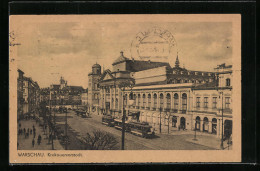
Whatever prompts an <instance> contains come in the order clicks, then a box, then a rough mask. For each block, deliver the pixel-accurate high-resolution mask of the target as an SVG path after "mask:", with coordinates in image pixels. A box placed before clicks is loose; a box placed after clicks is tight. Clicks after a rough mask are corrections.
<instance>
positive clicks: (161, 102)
mask: <svg viewBox="0 0 260 171" xmlns="http://www.w3.org/2000/svg"><path fill="white" fill-rule="evenodd" d="M160 108H163V94H162V93H161V94H160Z"/></svg>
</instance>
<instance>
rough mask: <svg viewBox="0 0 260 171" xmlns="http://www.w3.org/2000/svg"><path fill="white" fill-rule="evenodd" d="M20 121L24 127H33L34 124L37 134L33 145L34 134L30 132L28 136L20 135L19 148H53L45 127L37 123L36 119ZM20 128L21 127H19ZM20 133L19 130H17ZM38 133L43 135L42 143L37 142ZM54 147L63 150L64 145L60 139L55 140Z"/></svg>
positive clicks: (18, 139)
mask: <svg viewBox="0 0 260 171" xmlns="http://www.w3.org/2000/svg"><path fill="white" fill-rule="evenodd" d="M19 123H21V128H22V129H24V128H25V129H26V130H27V128H29V129H33V125H34V127H35V129H36V136H35V139H34V141H35V145H34V147H33V146H32V140H33V134H29V137H28V138H25V136H24V134H22V135H18V134H17V136H18V138H17V141H18V143H19V146H18V150H52V144H51V143H48V138H47V135H45V134H44V131H43V128H42V127H40V126H39V123H36V121H35V120H33V119H30V120H21V121H20V122H19ZM18 129H19V128H18ZM17 133H18V130H17ZM38 135H41V137H42V140H41V144H40V145H38V144H37V138H38ZM53 144H54V149H55V150H63V147H62V145H61V144H60V143H59V141H58V140H53Z"/></svg>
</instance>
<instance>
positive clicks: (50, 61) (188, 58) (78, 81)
mask: <svg viewBox="0 0 260 171" xmlns="http://www.w3.org/2000/svg"><path fill="white" fill-rule="evenodd" d="M10 23H11V24H10V31H13V32H14V34H15V36H16V39H15V41H16V42H18V43H20V45H19V46H17V57H16V60H17V65H18V68H19V69H21V70H22V71H23V72H24V73H25V76H27V77H32V79H33V80H35V81H37V82H38V84H39V85H40V87H41V88H43V87H48V86H50V84H57V83H59V78H60V77H61V76H63V77H64V78H65V80H67V81H68V85H77V86H82V87H83V88H87V85H88V73H89V72H91V66H92V65H93V64H95V63H99V64H100V65H101V66H102V68H103V67H104V68H105V69H112V63H113V61H114V60H115V59H116V58H118V57H119V56H120V51H124V56H126V57H128V58H131V57H132V56H133V55H132V52H131V43H132V42H133V41H134V40H135V39H136V35H137V34H138V33H139V32H143V31H146V30H148V29H150V28H153V27H158V28H160V29H162V30H168V31H169V32H170V33H171V34H172V35H173V36H174V38H175V41H176V44H175V46H174V47H173V49H174V50H173V51H172V53H170V55H169V57H168V59H169V63H170V65H171V66H174V62H175V59H176V55H177V53H176V52H177V51H178V57H179V61H180V66H181V67H183V66H184V67H185V68H186V69H190V70H198V71H214V68H215V67H216V66H217V65H219V64H222V63H227V64H232V63H231V61H232V23H231V22H210V21H209V22H205V21H203V22H195V21H194V22H180V21H178V22H175V21H171V22H169V21H168V20H167V21H164V20H162V21H161V20H156V21H150V20H147V21H146V20H144V21H139V20H137V21H136V22H135V21H133V20H131V22H130V21H129V22H128V20H119V21H117V20H115V19H113V18H109V19H107V20H104V19H103V20H99V19H91V20H90V17H88V18H86V17H84V16H81V17H66V18H65V19H64V17H63V18H59V17H57V16H52V17H48V16H30V17H29V16H23V17H17V18H11V19H10ZM135 59H136V60H138V56H135Z"/></svg>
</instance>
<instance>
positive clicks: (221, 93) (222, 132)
mask: <svg viewBox="0 0 260 171" xmlns="http://www.w3.org/2000/svg"><path fill="white" fill-rule="evenodd" d="M219 94H220V95H222V98H221V99H222V105H221V113H222V114H221V118H222V121H221V127H222V129H221V144H220V148H221V149H224V145H223V136H224V135H223V134H224V130H223V92H219ZM220 95H219V98H220Z"/></svg>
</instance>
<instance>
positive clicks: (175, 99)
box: [174, 93, 179, 109]
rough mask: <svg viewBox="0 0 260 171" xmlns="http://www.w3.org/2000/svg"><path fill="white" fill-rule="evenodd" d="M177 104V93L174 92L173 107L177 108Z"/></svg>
mask: <svg viewBox="0 0 260 171" xmlns="http://www.w3.org/2000/svg"><path fill="white" fill-rule="evenodd" d="M178 106H179V95H178V94H177V93H175V94H174V109H178Z"/></svg>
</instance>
